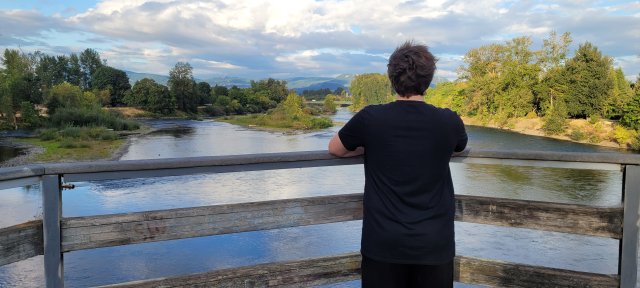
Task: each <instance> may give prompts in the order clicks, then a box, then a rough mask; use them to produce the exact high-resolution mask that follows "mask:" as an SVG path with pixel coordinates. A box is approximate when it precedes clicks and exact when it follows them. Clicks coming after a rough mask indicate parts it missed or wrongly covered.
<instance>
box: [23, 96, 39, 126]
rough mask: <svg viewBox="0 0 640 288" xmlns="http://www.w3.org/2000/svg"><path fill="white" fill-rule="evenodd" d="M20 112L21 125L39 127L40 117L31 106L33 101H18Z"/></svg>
mask: <svg viewBox="0 0 640 288" xmlns="http://www.w3.org/2000/svg"><path fill="white" fill-rule="evenodd" d="M20 114H21V115H22V117H21V118H22V126H23V127H24V128H26V129H33V128H36V127H40V117H39V116H38V111H36V109H35V108H34V107H33V103H31V102H28V101H23V102H21V103H20Z"/></svg>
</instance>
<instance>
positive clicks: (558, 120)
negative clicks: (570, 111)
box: [542, 115, 567, 135]
mask: <svg viewBox="0 0 640 288" xmlns="http://www.w3.org/2000/svg"><path fill="white" fill-rule="evenodd" d="M566 127H567V121H566V120H565V119H564V118H563V117H556V116H554V115H551V116H549V117H546V118H545V121H544V124H543V125H542V130H544V132H545V133H546V134H547V135H557V134H560V133H562V132H563V131H564V129H565V128H566Z"/></svg>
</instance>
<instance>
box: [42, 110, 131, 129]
mask: <svg viewBox="0 0 640 288" xmlns="http://www.w3.org/2000/svg"><path fill="white" fill-rule="evenodd" d="M118 115H119V114H116V113H113V112H107V111H104V110H102V109H100V108H59V109H58V110H57V111H56V113H55V114H53V115H51V117H50V123H51V124H52V125H53V126H55V127H67V126H75V127H98V126H104V127H107V128H110V129H113V130H116V131H122V130H136V129H139V128H140V124H138V123H137V122H134V121H131V120H125V119H122V116H118Z"/></svg>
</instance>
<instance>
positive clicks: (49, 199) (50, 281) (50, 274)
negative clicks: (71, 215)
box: [40, 175, 64, 288]
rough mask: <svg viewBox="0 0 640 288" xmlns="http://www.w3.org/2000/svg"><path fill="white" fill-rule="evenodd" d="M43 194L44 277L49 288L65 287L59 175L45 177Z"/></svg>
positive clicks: (42, 186)
mask: <svg viewBox="0 0 640 288" xmlns="http://www.w3.org/2000/svg"><path fill="white" fill-rule="evenodd" d="M40 191H41V192H42V209H43V216H42V218H43V219H42V228H43V236H44V275H45V282H46V287H47V288H62V287H64V278H63V277H64V269H63V264H62V252H61V237H60V220H61V219H62V190H61V188H60V176H59V175H44V176H42V181H41V185H40Z"/></svg>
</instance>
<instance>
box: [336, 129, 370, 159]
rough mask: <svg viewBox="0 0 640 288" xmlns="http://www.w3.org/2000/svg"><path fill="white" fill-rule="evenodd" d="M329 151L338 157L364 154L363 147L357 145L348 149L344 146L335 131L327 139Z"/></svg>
mask: <svg viewBox="0 0 640 288" xmlns="http://www.w3.org/2000/svg"><path fill="white" fill-rule="evenodd" d="M329 153H331V154H332V155H334V156H338V157H353V156H358V155H362V154H364V147H362V146H361V147H358V148H356V150H353V151H349V150H347V148H345V147H344V145H343V144H342V141H341V140H340V137H339V136H338V134H337V133H336V134H335V135H333V138H331V141H329Z"/></svg>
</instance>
